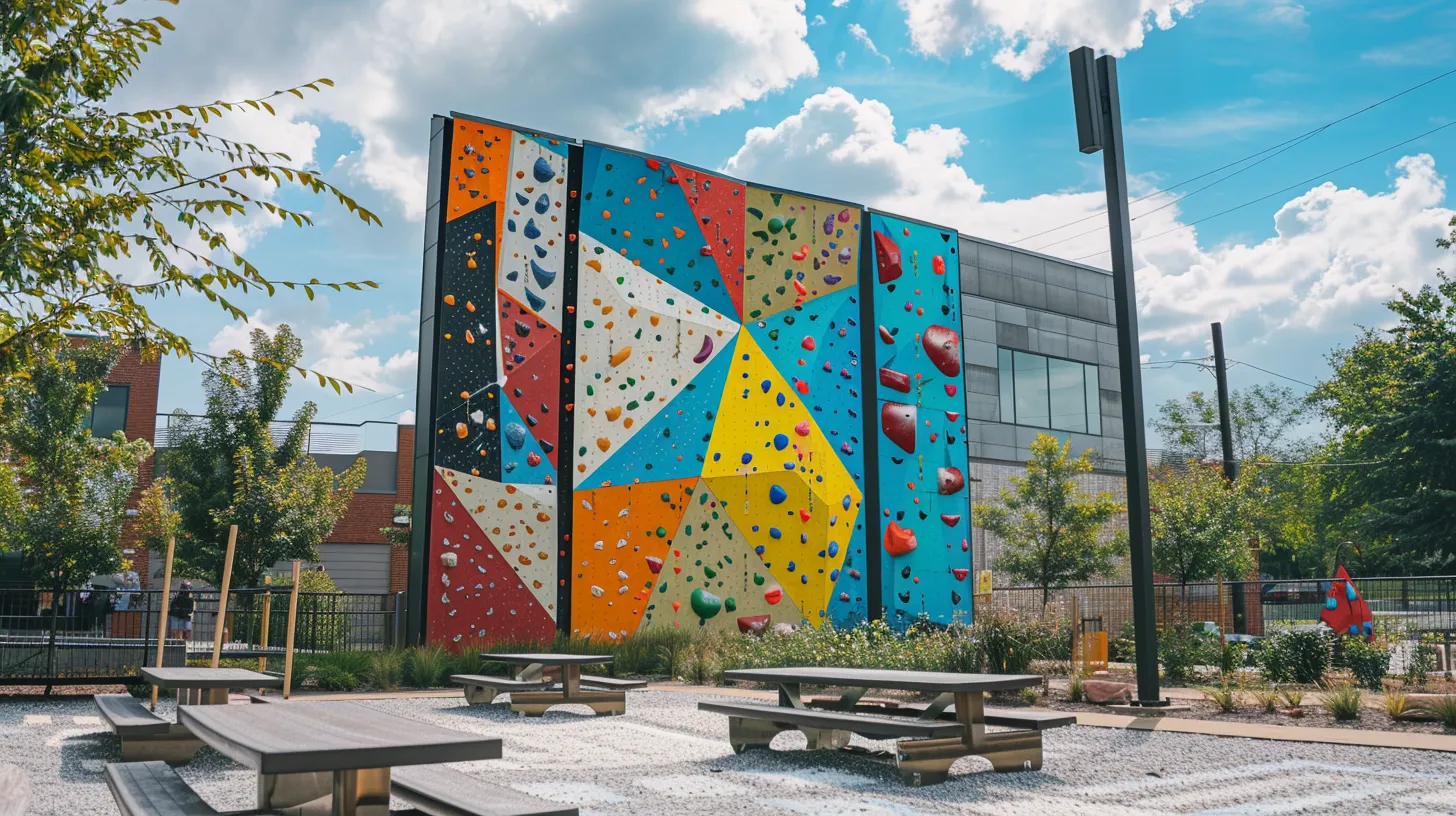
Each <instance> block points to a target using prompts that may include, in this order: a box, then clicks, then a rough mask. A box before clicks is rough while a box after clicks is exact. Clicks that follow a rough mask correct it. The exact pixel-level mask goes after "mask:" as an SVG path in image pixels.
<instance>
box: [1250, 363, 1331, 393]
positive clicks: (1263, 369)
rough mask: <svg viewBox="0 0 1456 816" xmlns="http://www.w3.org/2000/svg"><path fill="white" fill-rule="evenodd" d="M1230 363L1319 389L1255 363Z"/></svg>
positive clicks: (1311, 384)
mask: <svg viewBox="0 0 1456 816" xmlns="http://www.w3.org/2000/svg"><path fill="white" fill-rule="evenodd" d="M1229 362H1231V363H1234V364H1235V365H1241V366H1248V367H1249V368H1252V369H1254V370H1255V371H1262V372H1264V373H1265V374H1268V375H1269V376H1271V377H1278V378H1279V379H1281V380H1289V381H1290V382H1292V383H1297V384H1299V385H1302V386H1304V387H1305V388H1309V389H1314V388H1318V387H1319V386H1317V385H1314V384H1313V383H1307V382H1305V381H1304V380H1296V379H1295V378H1293V377H1290V376H1288V375H1285V374H1280V373H1279V372H1277V371H1270V370H1269V369H1267V368H1260V367H1258V366H1256V365H1254V364H1253V363H1246V362H1244V361H1243V360H1229Z"/></svg>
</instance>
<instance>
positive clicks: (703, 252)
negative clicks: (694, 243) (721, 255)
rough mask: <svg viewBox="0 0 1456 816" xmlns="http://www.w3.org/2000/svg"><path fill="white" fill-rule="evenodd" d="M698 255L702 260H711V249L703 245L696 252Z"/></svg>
mask: <svg viewBox="0 0 1456 816" xmlns="http://www.w3.org/2000/svg"><path fill="white" fill-rule="evenodd" d="M698 254H699V255H701V256H703V257H704V258H711V257H712V256H713V248H712V247H711V246H709V245H707V244H703V246H702V248H701V249H699V250H698Z"/></svg>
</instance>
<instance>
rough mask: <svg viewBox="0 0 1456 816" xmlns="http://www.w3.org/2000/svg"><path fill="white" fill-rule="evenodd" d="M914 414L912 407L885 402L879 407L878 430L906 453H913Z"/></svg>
mask: <svg viewBox="0 0 1456 816" xmlns="http://www.w3.org/2000/svg"><path fill="white" fill-rule="evenodd" d="M916 414H917V412H916V410H915V406H914V405H905V404H903V403H899V402H886V403H884V404H883V405H881V406H880V429H881V430H883V431H884V433H885V436H886V437H889V439H890V441H891V442H894V443H895V444H896V445H897V446H899V448H900V450H903V451H905V452H906V453H914V452H915V431H916V428H915V423H916Z"/></svg>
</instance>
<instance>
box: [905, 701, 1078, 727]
mask: <svg viewBox="0 0 1456 816" xmlns="http://www.w3.org/2000/svg"><path fill="white" fill-rule="evenodd" d="M926 707H927V706H926V704H925V703H902V704H901V705H900V706H899V707H898V708H896V709H894V710H895V711H900V712H903V713H905V714H919V713H920V712H922V711H924V710H925V709H926ZM985 714H986V725H994V726H997V727H1000V728H1021V729H1024V730H1027V731H1046V730H1049V729H1052V728H1061V727H1063V726H1066V725H1076V724H1077V715H1076V714H1073V713H1071V712H1069V711H1050V710H1047V709H1044V708H988V709H986V710H985ZM940 719H942V720H954V719H955V704H954V703H952V704H951V705H948V706H946V708H945V711H942V712H941V714H940Z"/></svg>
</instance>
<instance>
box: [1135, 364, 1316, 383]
mask: <svg viewBox="0 0 1456 816" xmlns="http://www.w3.org/2000/svg"><path fill="white" fill-rule="evenodd" d="M1211 359H1212V358H1211V357H1197V358H1194V359H1191V360H1149V361H1148V362H1146V363H1143V364H1142V367H1143V368H1147V369H1154V370H1158V369H1168V368H1172V367H1173V366H1177V365H1191V366H1197V367H1198V368H1201V369H1203V370H1205V371H1207V370H1210V369H1212V368H1213V366H1212V364H1211V363H1210V362H1209V361H1210V360H1211ZM1229 362H1230V363H1233V364H1234V365H1241V366H1247V367H1249V368H1252V369H1254V370H1255V371H1262V372H1263V373H1265V374H1268V375H1269V376H1271V377H1278V378H1279V379H1281V380H1289V381H1290V382H1292V383H1298V384H1299V385H1302V386H1304V387H1305V388H1311V389H1313V388H1316V387H1317V386H1315V385H1313V384H1311V383H1307V382H1305V381H1304V380H1296V379H1295V378H1293V377H1290V376H1287V375H1284V374H1280V373H1279V372H1277V371H1270V370H1269V369H1267V368H1260V367H1258V366H1256V365H1254V364H1253V363H1246V362H1244V361H1243V360H1234V359H1232V358H1230V359H1229Z"/></svg>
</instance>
